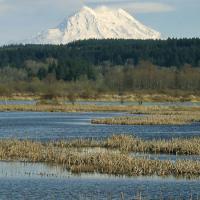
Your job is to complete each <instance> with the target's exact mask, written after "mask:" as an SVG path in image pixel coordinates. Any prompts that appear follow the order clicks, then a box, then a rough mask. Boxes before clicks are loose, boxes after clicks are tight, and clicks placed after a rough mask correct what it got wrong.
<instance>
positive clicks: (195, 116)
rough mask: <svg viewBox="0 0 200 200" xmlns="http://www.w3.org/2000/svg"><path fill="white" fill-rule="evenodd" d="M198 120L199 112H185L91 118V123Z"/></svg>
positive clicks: (140, 123) (134, 123)
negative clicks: (181, 113) (182, 113)
mask: <svg viewBox="0 0 200 200" xmlns="http://www.w3.org/2000/svg"><path fill="white" fill-rule="evenodd" d="M199 121H200V113H187V114H184V115H179V114H168V115H160V114H155V115H145V116H123V117H113V118H106V119H93V120H91V123H93V124H109V125H114V124H118V125H183V124H190V123H193V122H199Z"/></svg>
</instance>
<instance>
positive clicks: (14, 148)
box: [0, 137, 200, 177]
mask: <svg viewBox="0 0 200 200" xmlns="http://www.w3.org/2000/svg"><path fill="white" fill-rule="evenodd" d="M127 139H128V138H125V137H123V138H122V141H123V142H125V141H126V140H127ZM113 141H117V142H116V143H118V144H119V145H120V146H121V145H122V146H124V144H123V142H121V141H120V139H119V140H118V139H117V138H113ZM107 142H108V143H109V142H110V141H109V140H108V141H107ZM111 145H112V143H111ZM0 159H1V160H17V161H27V162H45V163H49V164H51V163H52V164H58V165H62V166H63V167H65V168H66V169H68V170H69V171H71V172H73V173H82V172H97V173H104V174H113V175H127V176H143V175H144V176H151V175H158V176H171V175H173V176H184V177H192V176H197V177H199V176H200V162H198V161H178V162H176V163H173V162H171V161H159V160H148V159H141V158H134V157H131V156H129V155H128V154H123V153H114V152H112V151H109V150H108V151H107V152H98V153H96V152H90V153H88V152H85V153H83V152H79V151H77V150H76V149H74V148H69V147H58V145H55V144H54V143H52V142H50V143H41V142H31V141H17V140H9V141H8V140H4V141H0Z"/></svg>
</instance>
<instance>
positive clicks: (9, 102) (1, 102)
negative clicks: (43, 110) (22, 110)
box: [0, 99, 36, 105]
mask: <svg viewBox="0 0 200 200" xmlns="http://www.w3.org/2000/svg"><path fill="white" fill-rule="evenodd" d="M35 104H36V101H35V100H6V99H5V100H0V105H35Z"/></svg>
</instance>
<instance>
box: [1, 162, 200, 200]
mask: <svg viewBox="0 0 200 200" xmlns="http://www.w3.org/2000/svg"><path fill="white" fill-rule="evenodd" d="M0 186H1V187H0V199H2V200H4V199H5V200H7V199H116V200H118V199H121V198H120V197H121V195H122V194H123V196H124V199H134V198H135V197H138V196H140V194H141V197H143V198H145V199H169V198H171V199H189V198H190V197H191V196H192V197H193V198H194V199H197V197H198V196H199V194H200V191H199V188H200V181H199V180H185V179H175V178H172V177H169V178H158V177H135V178H134V177H133V178H128V177H114V176H107V175H100V174H82V175H79V176H78V175H73V174H71V173H69V172H67V171H66V170H65V169H62V168H59V167H58V166H48V165H45V164H40V163H39V164H31V163H20V162H15V163H12V162H1V163H0Z"/></svg>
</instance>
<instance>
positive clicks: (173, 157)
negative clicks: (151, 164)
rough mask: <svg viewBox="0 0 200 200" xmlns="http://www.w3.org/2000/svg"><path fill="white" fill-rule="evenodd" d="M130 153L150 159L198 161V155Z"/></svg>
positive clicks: (199, 158)
mask: <svg viewBox="0 0 200 200" xmlns="http://www.w3.org/2000/svg"><path fill="white" fill-rule="evenodd" d="M130 155H132V156H134V157H136V158H145V159H150V160H170V161H174V162H175V161H178V160H193V161H200V156H198V155H169V154H148V153H131V154H130Z"/></svg>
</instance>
